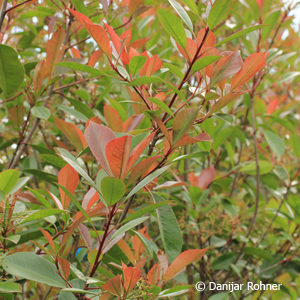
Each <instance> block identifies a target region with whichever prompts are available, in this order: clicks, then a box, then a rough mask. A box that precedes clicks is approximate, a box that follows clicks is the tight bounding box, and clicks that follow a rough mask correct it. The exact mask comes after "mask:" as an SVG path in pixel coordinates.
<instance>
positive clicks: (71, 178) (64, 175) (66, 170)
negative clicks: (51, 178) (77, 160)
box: [57, 164, 79, 209]
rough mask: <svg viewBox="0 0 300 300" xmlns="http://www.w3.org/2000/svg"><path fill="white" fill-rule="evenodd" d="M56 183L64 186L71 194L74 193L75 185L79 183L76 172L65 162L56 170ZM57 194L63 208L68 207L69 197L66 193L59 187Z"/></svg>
mask: <svg viewBox="0 0 300 300" xmlns="http://www.w3.org/2000/svg"><path fill="white" fill-rule="evenodd" d="M57 177H58V183H59V184H60V185H62V186H63V187H65V188H66V189H67V190H68V191H69V192H70V193H71V194H74V192H75V190H76V187H77V185H78V183H79V176H78V173H77V172H76V171H75V170H74V169H73V168H72V167H71V166H70V165H69V164H67V165H66V166H64V167H63V168H62V169H61V170H60V171H59V172H58V175H57ZM59 194H60V199H61V204H62V206H63V208H64V209H68V207H69V205H70V202H71V199H70V198H69V197H68V196H67V195H66V193H65V192H64V191H63V190H62V189H61V188H59Z"/></svg>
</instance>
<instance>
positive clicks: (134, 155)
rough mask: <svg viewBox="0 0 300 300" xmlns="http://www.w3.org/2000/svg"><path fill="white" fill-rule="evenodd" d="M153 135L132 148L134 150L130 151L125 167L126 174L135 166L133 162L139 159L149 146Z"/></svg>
mask: <svg viewBox="0 0 300 300" xmlns="http://www.w3.org/2000/svg"><path fill="white" fill-rule="evenodd" d="M154 135H155V133H154V132H153V133H151V134H150V135H148V136H147V138H145V139H144V140H143V141H142V142H140V143H139V144H138V145H137V146H135V147H134V149H133V150H132V151H131V154H130V157H129V160H128V163H127V167H126V173H127V172H129V171H130V169H131V168H132V166H133V165H134V164H135V162H136V161H137V160H138V159H139V158H140V156H141V155H142V153H143V152H144V150H145V149H146V147H147V146H148V145H149V143H150V142H151V141H152V139H153V137H154Z"/></svg>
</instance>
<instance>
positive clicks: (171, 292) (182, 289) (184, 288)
mask: <svg viewBox="0 0 300 300" xmlns="http://www.w3.org/2000/svg"><path fill="white" fill-rule="evenodd" d="M191 287H192V286H191V285H179V286H175V287H172V288H170V289H167V290H164V291H162V292H160V293H159V297H158V298H172V297H175V296H179V295H182V294H185V293H187V292H188V291H189V290H190V288H191Z"/></svg>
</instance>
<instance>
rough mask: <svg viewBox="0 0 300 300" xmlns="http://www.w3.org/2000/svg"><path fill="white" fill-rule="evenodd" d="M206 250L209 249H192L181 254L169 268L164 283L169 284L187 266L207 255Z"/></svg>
mask: <svg viewBox="0 0 300 300" xmlns="http://www.w3.org/2000/svg"><path fill="white" fill-rule="evenodd" d="M206 250H207V249H191V250H187V251H184V252H182V253H181V254H179V255H178V256H177V257H176V258H175V260H174V261H173V262H172V264H171V265H170V266H169V267H168V269H167V271H166V273H165V275H164V281H165V282H167V281H168V280H170V279H172V278H173V277H174V276H176V275H177V274H178V273H179V272H181V271H182V270H183V269H184V268H185V267H186V266H187V265H189V264H191V263H193V262H196V261H198V260H199V259H200V258H202V256H203V255H204V254H205V252H206Z"/></svg>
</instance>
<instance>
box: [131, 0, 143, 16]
mask: <svg viewBox="0 0 300 300" xmlns="http://www.w3.org/2000/svg"><path fill="white" fill-rule="evenodd" d="M142 3H143V0H129V5H128V11H129V14H130V15H132V14H133V13H134V12H135V11H136V10H137V9H138V8H139V6H140V5H141V4H142Z"/></svg>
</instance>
